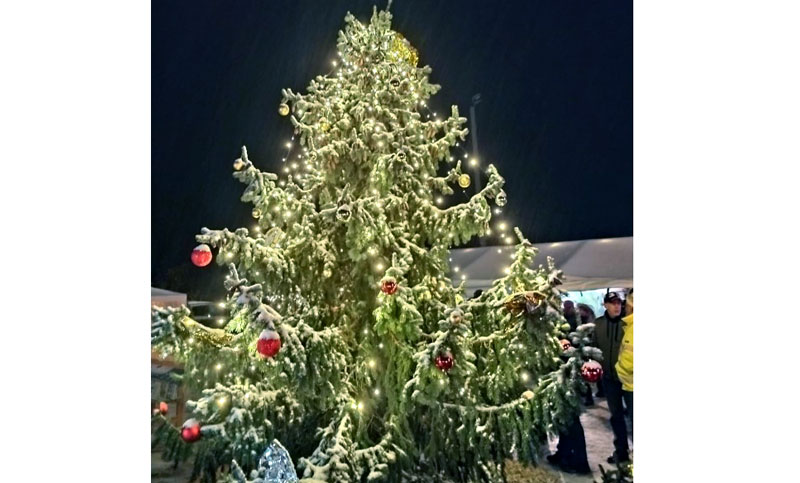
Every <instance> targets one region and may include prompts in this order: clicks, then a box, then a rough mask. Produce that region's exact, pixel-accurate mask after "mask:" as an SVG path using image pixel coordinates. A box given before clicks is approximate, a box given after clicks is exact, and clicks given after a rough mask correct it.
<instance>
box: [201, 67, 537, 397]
mask: <svg viewBox="0 0 800 483" xmlns="http://www.w3.org/2000/svg"><path fill="white" fill-rule="evenodd" d="M339 56H340V60H339V61H337V60H333V61H331V66H332V67H333V68H332V69H331V70H330V71H329V72H328V73H327V74H326V76H330V75H331V74H334V73H336V76H337V77H338V78H339V79H342V76H343V73H342V70H343V69H348V72H349V73H353V72H354V71H355V69H358V66H357V65H355V64H353V63H351V62H348V61H347V60H346V59H344V58H342V57H341V52H339ZM373 70H374V69H373ZM405 76H406V77H408V72H407V71H406V72H405ZM338 87H341V84H338ZM412 96H413V98H414V99H418V97H419V94H418V93H416V92H414V93H413V94H412ZM416 104H417V108H418V109H419V110H420V112H421V114H422V115H424V116H425V118H426V119H429V120H434V121H439V116H438V114H437V113H436V112H435V111H433V110H432V109H430V107H429V106H428V105H427V103H426V102H425V101H424V100H421V99H420V100H418V101H417V103H416ZM375 107H376V108H377V107H378V106H377V105H376V106H375ZM369 110H372V107H371V106H370V108H369ZM279 113H280V114H281V115H282V116H286V115H288V114H289V109H288V107H287V106H286V105H285V104H282V105H281V106H280V107H279ZM323 122H325V121H323ZM376 129H377V128H376ZM297 136H298V134H297V133H296V132H295V133H293V134H292V135H291V137H290V138H289V139H288V140H287V141H286V142H285V143H284V144H283V148H284V149H285V151H283V152H282V154H281V155H280V159H281V163H280V164H281V166H282V167H281V170H280V171H281V172H282V174H283V175H285V176H291V175H293V174H295V175H299V176H300V177H302V176H303V175H306V174H308V172H310V171H311V170H312V169H313V166H312V164H311V161H312V159H311V158H310V157H309V153H308V148H307V147H303V148H302V152H301V151H299V148H298V147H299V143H298V142H296V140H297ZM322 136H325V133H324V132H323V133H322ZM379 147H380V146H379ZM450 149H451V153H450V156H449V159H448V161H449V162H450V163H451V164H453V163H455V162H456V159H459V160H464V161H463V162H462V165H469V166H470V167H471V168H479V167H481V164H482V163H481V160H480V159H479V158H478V157H477V156H470V152H469V151H468V150H467V149H465V148H464V147H463V146H462V143H461V142H460V141H457V142H456V143H455V144H454V145H453V146H451V148H450ZM303 170H305V171H306V173H304V172H303ZM481 174H484V175H487V173H486V172H485V171H484V172H482V173H481ZM463 176H464V175H462V178H461V179H459V180H458V181H459V182H458V183H457V184H458V185H459V186H460V187H461V194H462V195H463V196H465V197H467V198H468V197H469V196H468V195H467V188H469V186H470V184H471V183H470V180H469V176H468V175H466V178H463ZM464 180H466V181H464ZM287 182H288V181H287V178H284V177H280V175H279V179H278V185H279V186H280V187H285V186H286V185H287ZM420 194H422V193H420ZM502 196H503V200H502V203H497V205H498V206H495V207H494V208H493V210H492V211H493V214H494V215H498V216H499V215H502V214H503V208H502V206H503V205H505V193H504V192H503V194H502ZM434 202H435V204H436V205H437V206H439V207H444V206H446V205H449V204H450V203H448V200H447V199H446V198H445V196H443V195H438V196H436V197H435V199H434ZM273 210H274V211H275V212H276V213H277V212H279V211H280V208H279V207H278V206H275V207H274V208H273ZM252 215H253V217H254V218H256V219H258V218H260V217H261V215H262V214H261V212H260V210H259V209H258V208H257V207H256V208H253V210H252ZM292 215H293V213H292V212H291V211H290V210H286V211H285V212H284V213H283V216H284V217H285V218H286V219H289V218H291V217H292ZM271 226H273V227H274V226H276V223H275V222H274V221H273V222H271ZM253 231H254V232H255V233H257V234H258V233H261V226H260V225H259V224H256V225H255V226H254V227H253ZM492 235H495V236H496V237H497V240H498V241H500V242H501V243H504V244H506V245H511V244H513V243H514V239H513V237H512V236H511V234H510V233H509V223H508V222H507V221H506V220H504V219H502V218H500V219H497V220H496V221H495V223H494V229H492V227H491V226H490V227H489V228H488V229H487V231H486V233H485V236H492ZM508 248H510V247H497V248H496V249H497V253H503V252H504V249H507V251H508V252H510V255H511V257H512V258H513V257H514V253H513V250H510V249H508ZM342 251H343V250H342ZM367 252H368V254H369V255H370V256H371V257H375V256H377V255H378V251H377V250H376V249H375V248H369V249H368V250H367ZM224 256H225V257H226V258H227V259H231V258H233V256H234V255H233V253H231V252H227V253H225V255H224ZM449 260H450V262H452V261H453V260H452V257H451V258H450V259H449ZM385 268H386V266H385V264H384V262H383V261H381V260H378V261H376V262H375V264H374V269H375V271H376V272H383V270H384V269H385ZM452 272H453V277H454V278H460V279H461V280H462V281H466V280H467V279H468V274H466V273H464V272H463V271H462V270H461V268H460V267H459V266H453V267H452ZM503 273H505V274H508V273H510V267H508V266H507V267H504V269H503ZM255 275H256V276H259V275H260V274H259V273H258V272H255ZM343 290H344V287H342V288H341V289H340V291H343ZM217 306H218V307H219V308H220V309H225V308H227V304H226V303H225V302H219V303H218V304H217ZM277 308H278V309H280V307H279V306H278V307H277ZM225 323H226V319H225V318H224V317H218V318H217V320H216V324H217V325H218V326H220V327H221V326H224V325H225ZM363 332H364V335H365V336H368V335H369V330H368V329H367V328H364V329H363ZM188 342H189V344H192V343H193V342H194V339H193V338H189V339H188ZM377 348H378V349H379V350H381V349H383V348H384V344H383V342H379V343H378V344H377ZM364 365H365V370H366V371H372V372H375V371H377V370H378V362H377V360H376V358H375V357H374V356H373V357H370V358H368V359H366V361H365V363H364ZM213 369H214V371H215V372H217V373H219V372H221V371H222V369H223V364H222V363H221V362H217V363H215V364H214V366H213ZM250 370H251V372H252V371H254V370H255V366H254V365H251V366H250ZM365 375H367V374H365ZM227 376H228V377H232V376H233V374H227ZM520 379H521V381H522V382H523V383H527V382H528V379H529V375H528V373H527V372H526V371H524V370H523V371H521V373H520ZM447 383H448V379H447V378H446V377H444V376H440V377H439V384H440V385H442V386H444V385H445V384H447ZM467 391H468V388H465V387H462V388H461V389H460V390H459V394H461V395H464V394H465V393H466V392H467ZM368 392H369V395H371V396H373V397H380V394H381V391H380V388H378V387H374V388H371V389H369V391H368ZM364 396H366V394H364ZM228 402H229V399H228V398H227V397H226V396H222V397H219V398H217V399H216V403H217V405H218V406H219V407H223V406H225V405H226V404H227V403H228ZM351 407H352V409H354V410H357V411H359V412H361V411H363V409H364V408H365V402H364V398H363V397H362V398H360V399H357V398H353V400H352V403H351Z"/></svg>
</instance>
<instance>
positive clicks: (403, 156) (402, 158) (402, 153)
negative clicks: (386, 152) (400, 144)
mask: <svg viewBox="0 0 800 483" xmlns="http://www.w3.org/2000/svg"><path fill="white" fill-rule="evenodd" d="M397 159H399V160H400V161H405V160H406V152H405V151H400V152H399V153H397Z"/></svg>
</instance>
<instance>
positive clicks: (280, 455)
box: [258, 439, 298, 483]
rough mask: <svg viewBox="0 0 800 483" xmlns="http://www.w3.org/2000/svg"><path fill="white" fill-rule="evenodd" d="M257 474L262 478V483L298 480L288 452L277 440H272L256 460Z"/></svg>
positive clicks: (286, 482) (289, 482) (288, 482)
mask: <svg viewBox="0 0 800 483" xmlns="http://www.w3.org/2000/svg"><path fill="white" fill-rule="evenodd" d="M262 471H264V473H262ZM258 472H259V475H262V476H263V478H264V483H291V482H295V481H297V480H298V478H297V473H296V472H295V471H294V464H293V463H292V458H291V456H289V452H288V451H286V448H284V447H283V445H282V444H281V443H280V442H279V441H278V440H277V439H273V440H272V444H270V445H269V446H267V449H266V450H264V454H262V455H261V458H260V459H259V460H258Z"/></svg>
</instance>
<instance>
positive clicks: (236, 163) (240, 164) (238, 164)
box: [233, 158, 244, 171]
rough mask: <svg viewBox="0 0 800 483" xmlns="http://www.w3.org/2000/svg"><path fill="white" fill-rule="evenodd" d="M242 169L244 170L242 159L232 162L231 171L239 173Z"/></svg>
mask: <svg viewBox="0 0 800 483" xmlns="http://www.w3.org/2000/svg"><path fill="white" fill-rule="evenodd" d="M242 168H244V161H242V158H239V159H237V160H236V161H234V162H233V169H235V170H236V171H241V170H242Z"/></svg>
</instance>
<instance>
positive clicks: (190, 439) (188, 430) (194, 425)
mask: <svg viewBox="0 0 800 483" xmlns="http://www.w3.org/2000/svg"><path fill="white" fill-rule="evenodd" d="M200 436H201V433H200V423H198V422H197V420H196V419H187V420H186V422H185V423H183V427H182V428H181V438H182V439H183V440H184V441H186V442H187V443H194V442H195V441H197V440H198V439H200Z"/></svg>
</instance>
